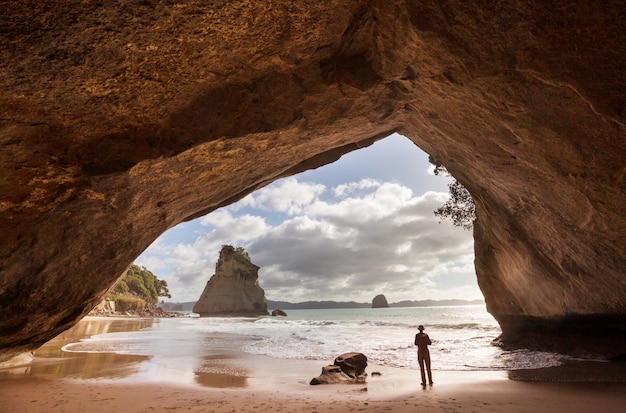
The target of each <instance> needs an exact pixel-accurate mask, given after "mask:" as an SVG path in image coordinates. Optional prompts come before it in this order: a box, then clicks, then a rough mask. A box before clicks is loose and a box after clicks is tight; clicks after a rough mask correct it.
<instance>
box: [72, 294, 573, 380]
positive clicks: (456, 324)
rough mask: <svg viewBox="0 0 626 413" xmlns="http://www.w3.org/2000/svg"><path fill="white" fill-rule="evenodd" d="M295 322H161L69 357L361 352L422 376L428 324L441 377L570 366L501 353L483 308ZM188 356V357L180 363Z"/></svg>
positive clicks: (543, 356) (305, 316)
mask: <svg viewBox="0 0 626 413" xmlns="http://www.w3.org/2000/svg"><path fill="white" fill-rule="evenodd" d="M287 314H288V316H287V317H271V316H266V317H255V318H213V317H210V318H198V317H195V318H194V317H185V318H174V319H157V320H155V321H154V322H153V323H151V324H150V325H149V326H147V327H145V328H143V329H141V330H138V331H130V332H113V333H106V334H96V335H93V336H91V337H89V338H87V339H83V340H81V341H80V342H76V343H71V344H67V345H66V346H64V347H63V350H64V351H68V352H91V353H117V354H128V355H143V356H149V357H151V358H154V359H157V360H159V359H160V360H162V361H163V363H162V364H164V363H165V364H167V363H170V364H176V363H179V364H180V363H185V362H186V361H185V360H189V356H192V358H193V357H197V358H201V359H204V360H208V359H211V358H219V357H223V356H224V354H227V353H228V352H233V351H242V352H245V353H250V354H256V355H264V356H270V357H274V358H277V359H305V360H321V361H324V362H330V363H332V360H334V358H335V357H337V356H338V355H340V354H343V353H346V352H352V351H356V352H361V353H364V354H365V355H366V356H367V357H368V360H369V362H370V364H376V365H381V366H388V367H398V368H409V369H417V361H416V347H415V346H414V345H413V341H414V337H415V334H416V333H417V325H419V324H423V325H424V326H425V327H426V330H425V332H426V333H428V334H429V335H430V337H431V340H432V343H433V344H432V346H431V359H432V367H433V369H434V370H515V369H531V368H539V367H548V366H555V365H558V364H560V363H561V361H562V360H563V356H562V355H558V354H554V353H545V352H536V351H528V350H518V351H504V350H502V349H500V348H499V347H496V346H494V345H493V344H492V341H493V340H494V339H495V338H497V337H498V335H499V334H500V328H499V326H498V323H497V322H496V321H495V320H494V319H493V317H491V315H490V314H489V313H487V311H486V310H485V307H484V306H482V305H474V306H450V307H410V308H409V307H407V308H378V309H369V308H358V309H324V310H288V311H287ZM182 353H184V354H185V356H186V357H184V358H183V357H180V355H181V354H182ZM177 360H178V361H177ZM182 367H184V366H180V365H177V368H182ZM190 368H191V369H193V368H194V367H193V366H190Z"/></svg>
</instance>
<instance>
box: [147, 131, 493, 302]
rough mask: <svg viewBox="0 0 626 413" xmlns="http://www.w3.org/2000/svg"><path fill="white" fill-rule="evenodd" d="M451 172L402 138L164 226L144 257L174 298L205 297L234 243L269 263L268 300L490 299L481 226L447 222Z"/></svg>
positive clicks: (264, 266)
mask: <svg viewBox="0 0 626 413" xmlns="http://www.w3.org/2000/svg"><path fill="white" fill-rule="evenodd" d="M449 181H450V180H449V178H446V177H443V176H434V175H433V173H432V166H431V165H430V164H429V163H428V156H427V155H426V154H425V153H424V152H423V151H421V150H420V149H419V148H418V147H417V146H415V145H414V144H413V143H412V142H411V141H409V140H408V139H407V138H405V137H403V136H400V135H392V136H390V137H388V138H386V139H384V140H382V141H379V142H377V143H375V144H374V145H372V146H370V147H368V148H364V149H361V150H358V151H355V152H352V153H349V154H347V155H344V156H343V157H342V158H341V159H340V160H339V161H337V162H335V163H333V164H331V165H327V166H324V167H321V168H318V169H317V170H312V171H307V172H305V173H302V174H300V175H297V176H293V177H289V178H285V179H282V180H279V181H276V182H274V183H273V184H272V185H269V186H267V187H265V188H263V189H261V190H258V191H256V192H254V193H252V194H250V195H249V196H247V197H246V198H244V199H242V200H241V201H239V202H238V203H236V204H233V205H230V206H228V207H225V208H222V209H219V210H217V211H214V212H213V213H211V214H209V215H207V216H205V217H202V218H199V219H196V220H194V221H191V222H187V223H183V224H180V225H178V226H177V227H175V228H173V229H171V230H170V231H168V232H166V233H164V234H163V235H162V236H161V237H160V238H159V239H157V240H156V241H155V242H154V243H153V244H152V245H151V246H150V247H149V248H148V249H147V250H146V251H145V252H144V253H143V254H142V255H141V256H140V257H139V258H137V260H136V261H135V263H136V264H138V265H140V266H144V267H146V268H148V269H149V270H150V271H152V272H153V273H154V274H155V275H156V276H157V277H158V278H160V279H165V280H166V281H167V283H168V286H169V290H170V293H171V294H172V299H171V301H173V302H186V301H195V300H197V299H198V298H199V296H200V294H201V293H202V290H203V289H204V285H205V284H206V282H207V280H208V279H209V278H210V277H211V275H213V273H214V272H215V263H216V262H217V258H218V255H219V250H220V248H221V246H222V245H224V244H231V245H233V246H242V247H244V248H245V249H246V250H247V251H248V253H249V255H250V258H251V259H252V262H253V263H255V264H256V265H258V266H260V267H261V269H260V270H259V283H260V284H261V287H263V289H264V290H265V296H266V298H267V299H268V300H274V301H291V302H301V301H309V300H312V301H322V300H335V301H358V302H371V300H372V298H373V297H374V296H375V295H377V294H384V295H385V296H386V298H387V301H389V302H397V301H402V300H425V299H435V300H438V299H449V298H458V299H468V300H469V299H477V298H479V299H482V295H481V293H480V290H479V289H478V286H477V283H476V275H475V273H474V265H473V260H474V256H473V239H472V234H471V231H466V230H463V229H461V228H456V227H454V226H453V225H452V224H451V223H450V222H449V221H444V222H441V223H440V222H439V219H438V218H437V217H435V215H434V214H433V211H434V210H435V209H437V207H439V206H440V205H442V204H443V203H444V202H445V200H446V199H447V197H448V195H447V194H448V188H447V185H448V183H449Z"/></svg>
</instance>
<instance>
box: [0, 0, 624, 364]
mask: <svg viewBox="0 0 626 413" xmlns="http://www.w3.org/2000/svg"><path fill="white" fill-rule="evenodd" d="M625 13H626V7H624V2H623V1H617V0H613V1H611V0H609V1H603V2H601V4H600V3H599V2H597V1H591V0H583V1H579V2H577V3H576V5H575V7H574V6H572V5H571V3H570V2H566V1H553V2H549V4H542V5H541V7H537V5H536V2H530V1H511V2H504V3H503V2H497V3H491V2H482V1H481V2H479V1H465V0H464V1H458V0H457V1H453V0H450V1H440V0H437V1H435V0H432V1H430V0H426V1H420V2H414V1H402V0H397V1H382V0H381V1H376V0H375V1H358V0H356V1H355V0H351V1H347V0H346V1H333V2H318V1H303V2H293V1H280V0H276V1H273V2H271V3H270V2H259V1H239V2H226V3H223V4H222V3H220V4H219V5H217V4H216V3H215V2H206V3H205V2H185V3H180V4H178V3H171V2H167V1H158V0H152V1H150V0H149V1H133V0H125V1H119V2H99V1H82V0H81V1H78V0H76V1H65V2H55V3H54V5H53V6H52V5H49V2H30V1H26V0H16V1H12V2H3V3H1V4H0V15H2V16H3V17H2V19H1V20H0V36H1V40H2V41H1V42H0V45H1V46H0V55H1V58H0V90H1V92H2V93H0V228H1V231H2V232H1V234H2V236H1V237H0V312H1V314H2V315H3V316H2V319H1V320H0V348H1V349H2V350H1V352H2V356H0V357H2V358H6V357H9V356H11V355H13V354H17V353H19V352H20V351H24V350H30V349H33V348H36V347H37V346H38V345H40V344H42V343H43V342H45V341H46V340H48V339H50V338H51V337H53V336H54V335H56V334H58V333H59V332H61V331H63V330H64V329H66V328H68V327H70V326H71V325H72V324H74V323H75V322H76V320H78V319H79V318H80V317H82V316H83V315H84V314H86V313H87V312H88V311H89V310H90V309H91V308H93V307H94V306H95V305H96V304H97V303H98V302H99V301H100V299H101V297H102V296H103V295H104V294H105V292H106V291H107V289H108V288H109V287H110V286H111V285H112V284H113V282H114V281H115V280H116V279H117V278H118V277H119V276H120V275H121V274H122V273H123V272H124V270H125V268H126V266H127V265H129V264H130V263H131V262H132V261H133V259H134V258H136V257H137V255H138V254H139V253H140V252H141V251H143V250H144V249H145V248H146V247H147V246H148V245H149V244H150V243H151V242H152V241H153V240H154V239H155V238H156V237H157V236H158V235H160V234H161V233H162V232H163V231H165V230H166V229H168V228H171V227H172V226H174V225H176V224H177V223H179V222H181V221H184V220H187V219H191V218H194V217H198V216H200V215H202V214H205V213H208V212H211V211H212V210H214V209H216V208H218V207H220V206H223V205H227V204H229V203H231V202H233V201H235V200H237V199H239V198H241V197H243V196H245V195H246V194H248V193H250V192H251V191H254V190H255V189H257V188H260V187H262V186H264V185H267V184H268V183H270V182H272V181H274V180H276V179H277V178H279V177H284V176H288V175H291V174H295V173H298V172H300V171H303V170H306V169H310V168H314V167H318V166H320V165H323V164H326V163H329V162H333V161H334V160H336V159H338V158H339V157H340V156H341V155H342V154H344V153H346V152H349V151H352V150H355V149H358V148H361V147H363V146H366V145H369V144H371V143H372V142H373V141H375V140H376V139H380V138H382V137H384V136H386V135H388V134H390V133H391V132H394V131H398V132H401V133H402V134H404V135H406V136H407V137H409V138H410V139H411V140H412V141H413V142H415V143H416V144H417V145H419V146H420V147H421V148H422V149H424V150H425V151H427V152H428V153H429V154H431V155H433V156H434V157H435V158H437V159H438V160H440V161H441V162H442V163H443V164H444V165H445V166H446V167H447V169H448V170H449V171H450V172H451V173H452V174H453V175H454V176H455V177H456V178H457V179H458V180H459V181H460V182H461V183H463V184H464V185H465V186H466V187H467V188H468V189H469V190H470V191H471V193H472V195H473V196H474V199H475V200H476V204H477V214H478V221H477V224H476V227H475V250H476V272H477V274H478V282H479V285H480V287H481V289H482V291H483V292H484V295H485V300H486V302H487V306H488V309H489V311H490V312H491V313H492V314H493V315H494V316H495V317H496V318H497V319H498V320H499V321H500V323H501V325H502V327H503V330H504V332H505V338H506V339H507V340H509V341H510V342H514V341H515V340H518V339H519V337H527V336H528V335H526V334H525V333H527V332H532V333H533V335H536V337H537V340H538V341H537V343H539V345H543V344H550V343H552V342H553V341H552V338H554V337H568V336H570V335H575V334H576V332H575V331H576V328H578V327H580V328H584V327H586V326H592V327H594V328H593V331H594V332H601V333H604V334H605V335H607V336H609V337H612V338H616V339H617V340H618V341H619V337H622V344H621V347H619V346H617V347H616V348H617V350H618V351H619V350H624V348H626V344H624V343H623V340H624V339H623V337H624V336H625V334H624V330H626V327H625V325H626V280H625V276H624V268H626V250H625V249H624V245H626V242H625V241H626V239H625V238H626V237H625V233H626V195H625V192H626V188H625V185H626V183H625V175H626V173H625V170H624V166H625V162H624V160H625V159H626V155H625V150H626V147H625V146H624V142H625V133H624V122H625V118H626V113H625V111H624V107H625V99H626V93H625V92H626V79H625V76H626V75H625V72H624V64H625V56H626V50H625V48H626V43H625V42H623V28H624V27H625V26H626V17H625ZM595 326H601V327H603V328H597V329H596V328H595ZM516 337H517V338H516ZM596 342H597V341H596Z"/></svg>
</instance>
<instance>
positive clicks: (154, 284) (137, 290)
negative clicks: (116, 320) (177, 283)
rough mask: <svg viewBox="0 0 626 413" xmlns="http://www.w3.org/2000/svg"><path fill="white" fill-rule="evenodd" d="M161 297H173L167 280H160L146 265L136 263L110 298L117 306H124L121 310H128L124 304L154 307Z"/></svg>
mask: <svg viewBox="0 0 626 413" xmlns="http://www.w3.org/2000/svg"><path fill="white" fill-rule="evenodd" d="M159 297H168V298H172V296H171V295H170V292H169V290H168V288H167V282H166V281H165V280H159V279H158V278H157V277H156V276H155V275H154V274H152V272H150V271H148V270H147V269H146V268H145V267H139V266H137V265H135V264H133V265H131V266H130V268H129V269H128V271H127V272H126V274H125V275H124V276H123V277H122V278H121V279H120V280H119V281H118V282H117V284H116V285H115V287H113V290H111V292H110V293H109V298H110V299H112V300H114V301H115V302H116V305H117V306H120V305H121V306H122V307H119V308H120V310H121V311H128V309H125V308H123V307H124V306H130V307H134V306H138V305H143V307H141V308H145V307H154V306H155V305H156V304H157V303H158V301H159ZM137 299H139V300H140V301H138V300H137ZM120 303H121V304H120ZM133 309H137V308H133Z"/></svg>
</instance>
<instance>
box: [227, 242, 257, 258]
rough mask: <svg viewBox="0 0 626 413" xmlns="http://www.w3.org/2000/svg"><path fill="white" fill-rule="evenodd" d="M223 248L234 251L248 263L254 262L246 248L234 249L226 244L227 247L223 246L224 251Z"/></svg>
mask: <svg viewBox="0 0 626 413" xmlns="http://www.w3.org/2000/svg"><path fill="white" fill-rule="evenodd" d="M223 248H228V249H231V250H233V251H234V252H235V253H237V254H238V255H240V256H241V257H243V258H245V259H247V260H248V261H252V260H251V259H250V255H248V251H246V249H245V248H244V247H236V248H235V247H233V246H232V245H228V244H225V245H222V249H223Z"/></svg>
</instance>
